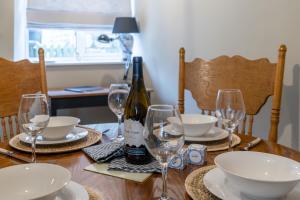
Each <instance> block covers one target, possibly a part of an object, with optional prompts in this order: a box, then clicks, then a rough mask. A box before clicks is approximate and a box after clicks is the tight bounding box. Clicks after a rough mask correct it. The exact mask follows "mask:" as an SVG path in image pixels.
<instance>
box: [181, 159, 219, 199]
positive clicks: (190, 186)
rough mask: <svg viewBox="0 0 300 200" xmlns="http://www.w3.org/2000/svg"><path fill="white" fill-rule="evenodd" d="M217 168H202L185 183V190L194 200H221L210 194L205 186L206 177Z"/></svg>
mask: <svg viewBox="0 0 300 200" xmlns="http://www.w3.org/2000/svg"><path fill="white" fill-rule="evenodd" d="M215 167H216V166H215V165H210V166H206V167H201V168H199V169H197V170H195V171H193V172H192V173H191V174H189V175H188V176H187V177H186V179H185V183H184V185H185V189H186V192H187V193H188V194H189V196H190V197H191V198H192V199H193V200H219V198H218V197H216V196H214V195H213V194H212V193H210V192H209V191H208V190H207V189H206V187H205V186H204V184H203V177H204V175H205V174H206V173H207V172H208V171H209V170H211V169H213V168H215Z"/></svg>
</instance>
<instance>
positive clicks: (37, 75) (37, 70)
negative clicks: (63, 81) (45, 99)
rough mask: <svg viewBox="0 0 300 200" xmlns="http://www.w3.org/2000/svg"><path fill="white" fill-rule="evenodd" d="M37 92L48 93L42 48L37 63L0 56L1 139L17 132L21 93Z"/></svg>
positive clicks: (4, 140)
mask: <svg viewBox="0 0 300 200" xmlns="http://www.w3.org/2000/svg"><path fill="white" fill-rule="evenodd" d="M37 92H41V93H43V94H46V95H47V94H48V91H47V82H46V73H45V60H44V50H43V49H39V63H31V62H29V60H21V61H18V62H12V61H8V60H6V59H3V58H0V121H1V124H0V129H2V134H1V141H3V142H7V139H8V138H11V137H13V136H14V135H15V134H18V133H19V126H18V120H17V114H18V108H19V102H20V98H21V95H22V94H30V93H31V94H32V93H37ZM0 132H1V131H0Z"/></svg>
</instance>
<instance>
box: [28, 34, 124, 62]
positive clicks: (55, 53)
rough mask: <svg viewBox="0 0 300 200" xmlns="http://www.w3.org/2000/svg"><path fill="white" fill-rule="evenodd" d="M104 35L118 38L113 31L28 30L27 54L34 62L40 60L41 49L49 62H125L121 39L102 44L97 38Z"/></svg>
mask: <svg viewBox="0 0 300 200" xmlns="http://www.w3.org/2000/svg"><path fill="white" fill-rule="evenodd" d="M101 34H106V35H108V36H109V37H114V36H113V34H111V28H99V29H97V30H96V29H93V30H85V29H83V30H80V29H58V28H56V29H55V28H51V29H49V28H28V40H27V55H28V58H29V59H30V60H32V61H38V49H39V48H40V47H42V48H43V49H44V52H45V60H46V62H48V63H81V62H84V63H89V62H92V63H94V62H116V61H119V62H121V60H122V51H121V49H120V47H119V42H118V40H114V41H112V42H110V43H100V42H98V41H97V38H98V37H99V35H101Z"/></svg>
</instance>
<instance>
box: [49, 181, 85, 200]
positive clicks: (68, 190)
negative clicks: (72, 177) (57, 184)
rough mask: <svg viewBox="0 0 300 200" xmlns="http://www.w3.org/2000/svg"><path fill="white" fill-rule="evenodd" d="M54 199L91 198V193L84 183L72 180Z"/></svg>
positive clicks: (77, 199) (78, 199)
mask: <svg viewBox="0 0 300 200" xmlns="http://www.w3.org/2000/svg"><path fill="white" fill-rule="evenodd" d="M54 200H89V194H88V193H87V191H86V190H85V188H84V187H83V186H82V185H80V184H78V183H76V182H74V181H71V182H69V184H68V185H67V186H65V187H64V188H63V189H62V190H60V191H58V192H57V194H56V197H55V199H54Z"/></svg>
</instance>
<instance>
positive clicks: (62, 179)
mask: <svg viewBox="0 0 300 200" xmlns="http://www.w3.org/2000/svg"><path fill="white" fill-rule="evenodd" d="M70 179H71V173H70V172H69V171H68V170H67V169H65V168H63V167H61V166H58V165H53V164H46V163H35V164H23V165H14V166H10V167H6V168H3V169H1V170H0V194H1V199H13V200H24V199H36V198H45V199H48V198H47V197H49V196H52V194H55V193H56V192H57V191H59V190H60V189H62V188H63V187H64V186H65V185H67V184H68V183H69V181H70Z"/></svg>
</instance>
